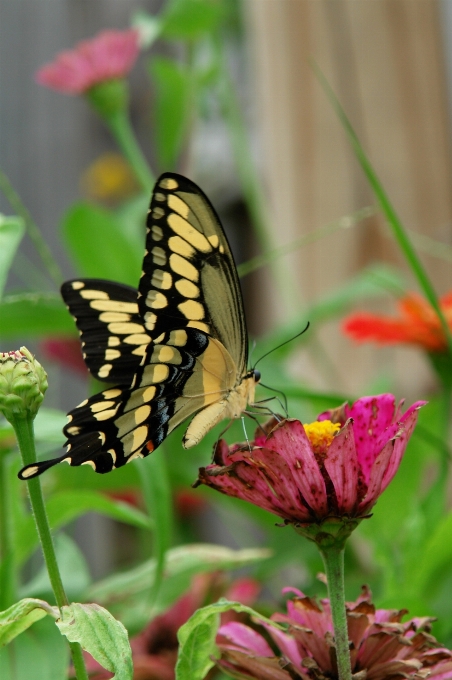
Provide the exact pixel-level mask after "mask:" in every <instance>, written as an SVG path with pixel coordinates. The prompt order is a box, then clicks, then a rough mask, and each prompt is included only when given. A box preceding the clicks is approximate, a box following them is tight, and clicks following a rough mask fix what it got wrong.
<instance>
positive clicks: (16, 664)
mask: <svg viewBox="0 0 452 680" xmlns="http://www.w3.org/2000/svg"><path fill="white" fill-rule="evenodd" d="M68 668H69V647H68V644H67V641H66V640H65V638H64V637H63V636H62V635H61V633H60V632H59V630H58V628H57V627H56V625H55V621H54V620H53V618H50V617H46V618H44V619H41V621H38V622H37V623H35V624H34V625H33V627H32V628H30V629H29V630H26V631H25V632H24V633H22V635H19V637H17V638H15V639H14V640H13V641H12V642H10V644H9V645H8V646H7V647H3V648H2V649H1V650H0V678H1V679H2V680H30V679H31V678H32V679H33V680H67V677H68Z"/></svg>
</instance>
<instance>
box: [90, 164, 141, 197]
mask: <svg viewBox="0 0 452 680" xmlns="http://www.w3.org/2000/svg"><path fill="white" fill-rule="evenodd" d="M80 184H81V189H82V192H83V193H84V194H85V195H86V196H87V197H88V198H92V199H95V200H100V201H105V202H107V203H118V202H120V201H123V200H124V199H126V198H130V197H131V196H133V195H134V194H136V193H138V191H139V185H138V182H137V180H136V178H135V175H134V174H133V172H132V170H131V168H130V166H129V164H128V163H127V162H126V161H125V160H124V158H123V157H122V156H121V155H120V154H117V153H104V154H102V155H101V156H99V157H98V158H97V159H96V160H95V161H94V162H93V163H91V165H89V166H88V168H87V169H86V170H85V172H84V173H83V175H82V177H81V180H80Z"/></svg>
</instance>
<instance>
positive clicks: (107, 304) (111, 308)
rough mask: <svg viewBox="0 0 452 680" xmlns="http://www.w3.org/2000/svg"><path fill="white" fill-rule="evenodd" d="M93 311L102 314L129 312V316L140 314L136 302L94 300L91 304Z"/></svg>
mask: <svg viewBox="0 0 452 680" xmlns="http://www.w3.org/2000/svg"><path fill="white" fill-rule="evenodd" d="M90 307H92V309H97V310H98V311H100V312H127V313H128V314H138V305H137V303H136V302H121V301H119V300H93V301H92V302H91V303H90Z"/></svg>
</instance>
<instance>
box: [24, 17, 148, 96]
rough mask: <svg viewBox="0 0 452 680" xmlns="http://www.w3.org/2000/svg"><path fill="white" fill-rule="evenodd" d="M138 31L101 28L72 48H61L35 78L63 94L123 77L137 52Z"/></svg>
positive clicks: (85, 90)
mask: <svg viewBox="0 0 452 680" xmlns="http://www.w3.org/2000/svg"><path fill="white" fill-rule="evenodd" d="M138 51H139V44H138V32H137V31H136V30H134V29H129V30H127V31H102V32H101V33H99V34H98V35H96V36H95V37H94V38H92V39H91V40H84V41H82V42H80V43H78V45H76V47H75V49H73V50H67V51H65V52H60V54H58V55H57V57H56V59H55V61H53V62H51V63H50V64H45V66H43V67H42V68H40V69H39V71H37V73H36V76H35V77H36V81H37V82H38V83H39V84H40V85H45V86H46V87H50V88H52V89H54V90H58V91H59V92H64V93H66V94H83V93H85V92H87V91H88V90H90V89H91V88H92V87H93V86H94V85H98V84H99V83H103V82H105V81H107V80H115V79H119V78H124V76H126V75H127V73H129V71H130V69H131V68H132V66H133V65H134V63H135V60H136V58H137V56H138Z"/></svg>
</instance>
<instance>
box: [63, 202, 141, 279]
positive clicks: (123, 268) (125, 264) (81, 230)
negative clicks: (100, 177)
mask: <svg viewBox="0 0 452 680" xmlns="http://www.w3.org/2000/svg"><path fill="white" fill-rule="evenodd" d="M144 217H145V216H144V215H143V222H144ZM62 231H63V235H64V239H65V241H66V244H67V245H68V247H69V250H70V253H71V255H72V258H73V260H74V262H75V264H76V266H77V268H78V270H79V272H80V275H81V276H86V277H93V278H100V279H110V280H113V281H120V282H121V283H127V284H129V285H132V286H136V285H137V281H138V280H139V276H140V268H141V260H142V255H143V252H142V250H141V249H140V252H139V253H138V252H137V248H135V247H134V246H133V245H132V243H131V240H130V239H129V238H127V236H125V234H124V233H123V230H122V225H121V223H120V221H119V220H118V219H117V218H116V217H115V215H114V214H113V213H112V212H110V211H109V210H106V209H105V208H101V207H99V206H95V205H91V204H89V203H83V202H80V203H77V204H75V205H74V206H72V208H71V209H70V210H69V211H68V212H67V213H66V215H65V217H64V219H63V223H62Z"/></svg>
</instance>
